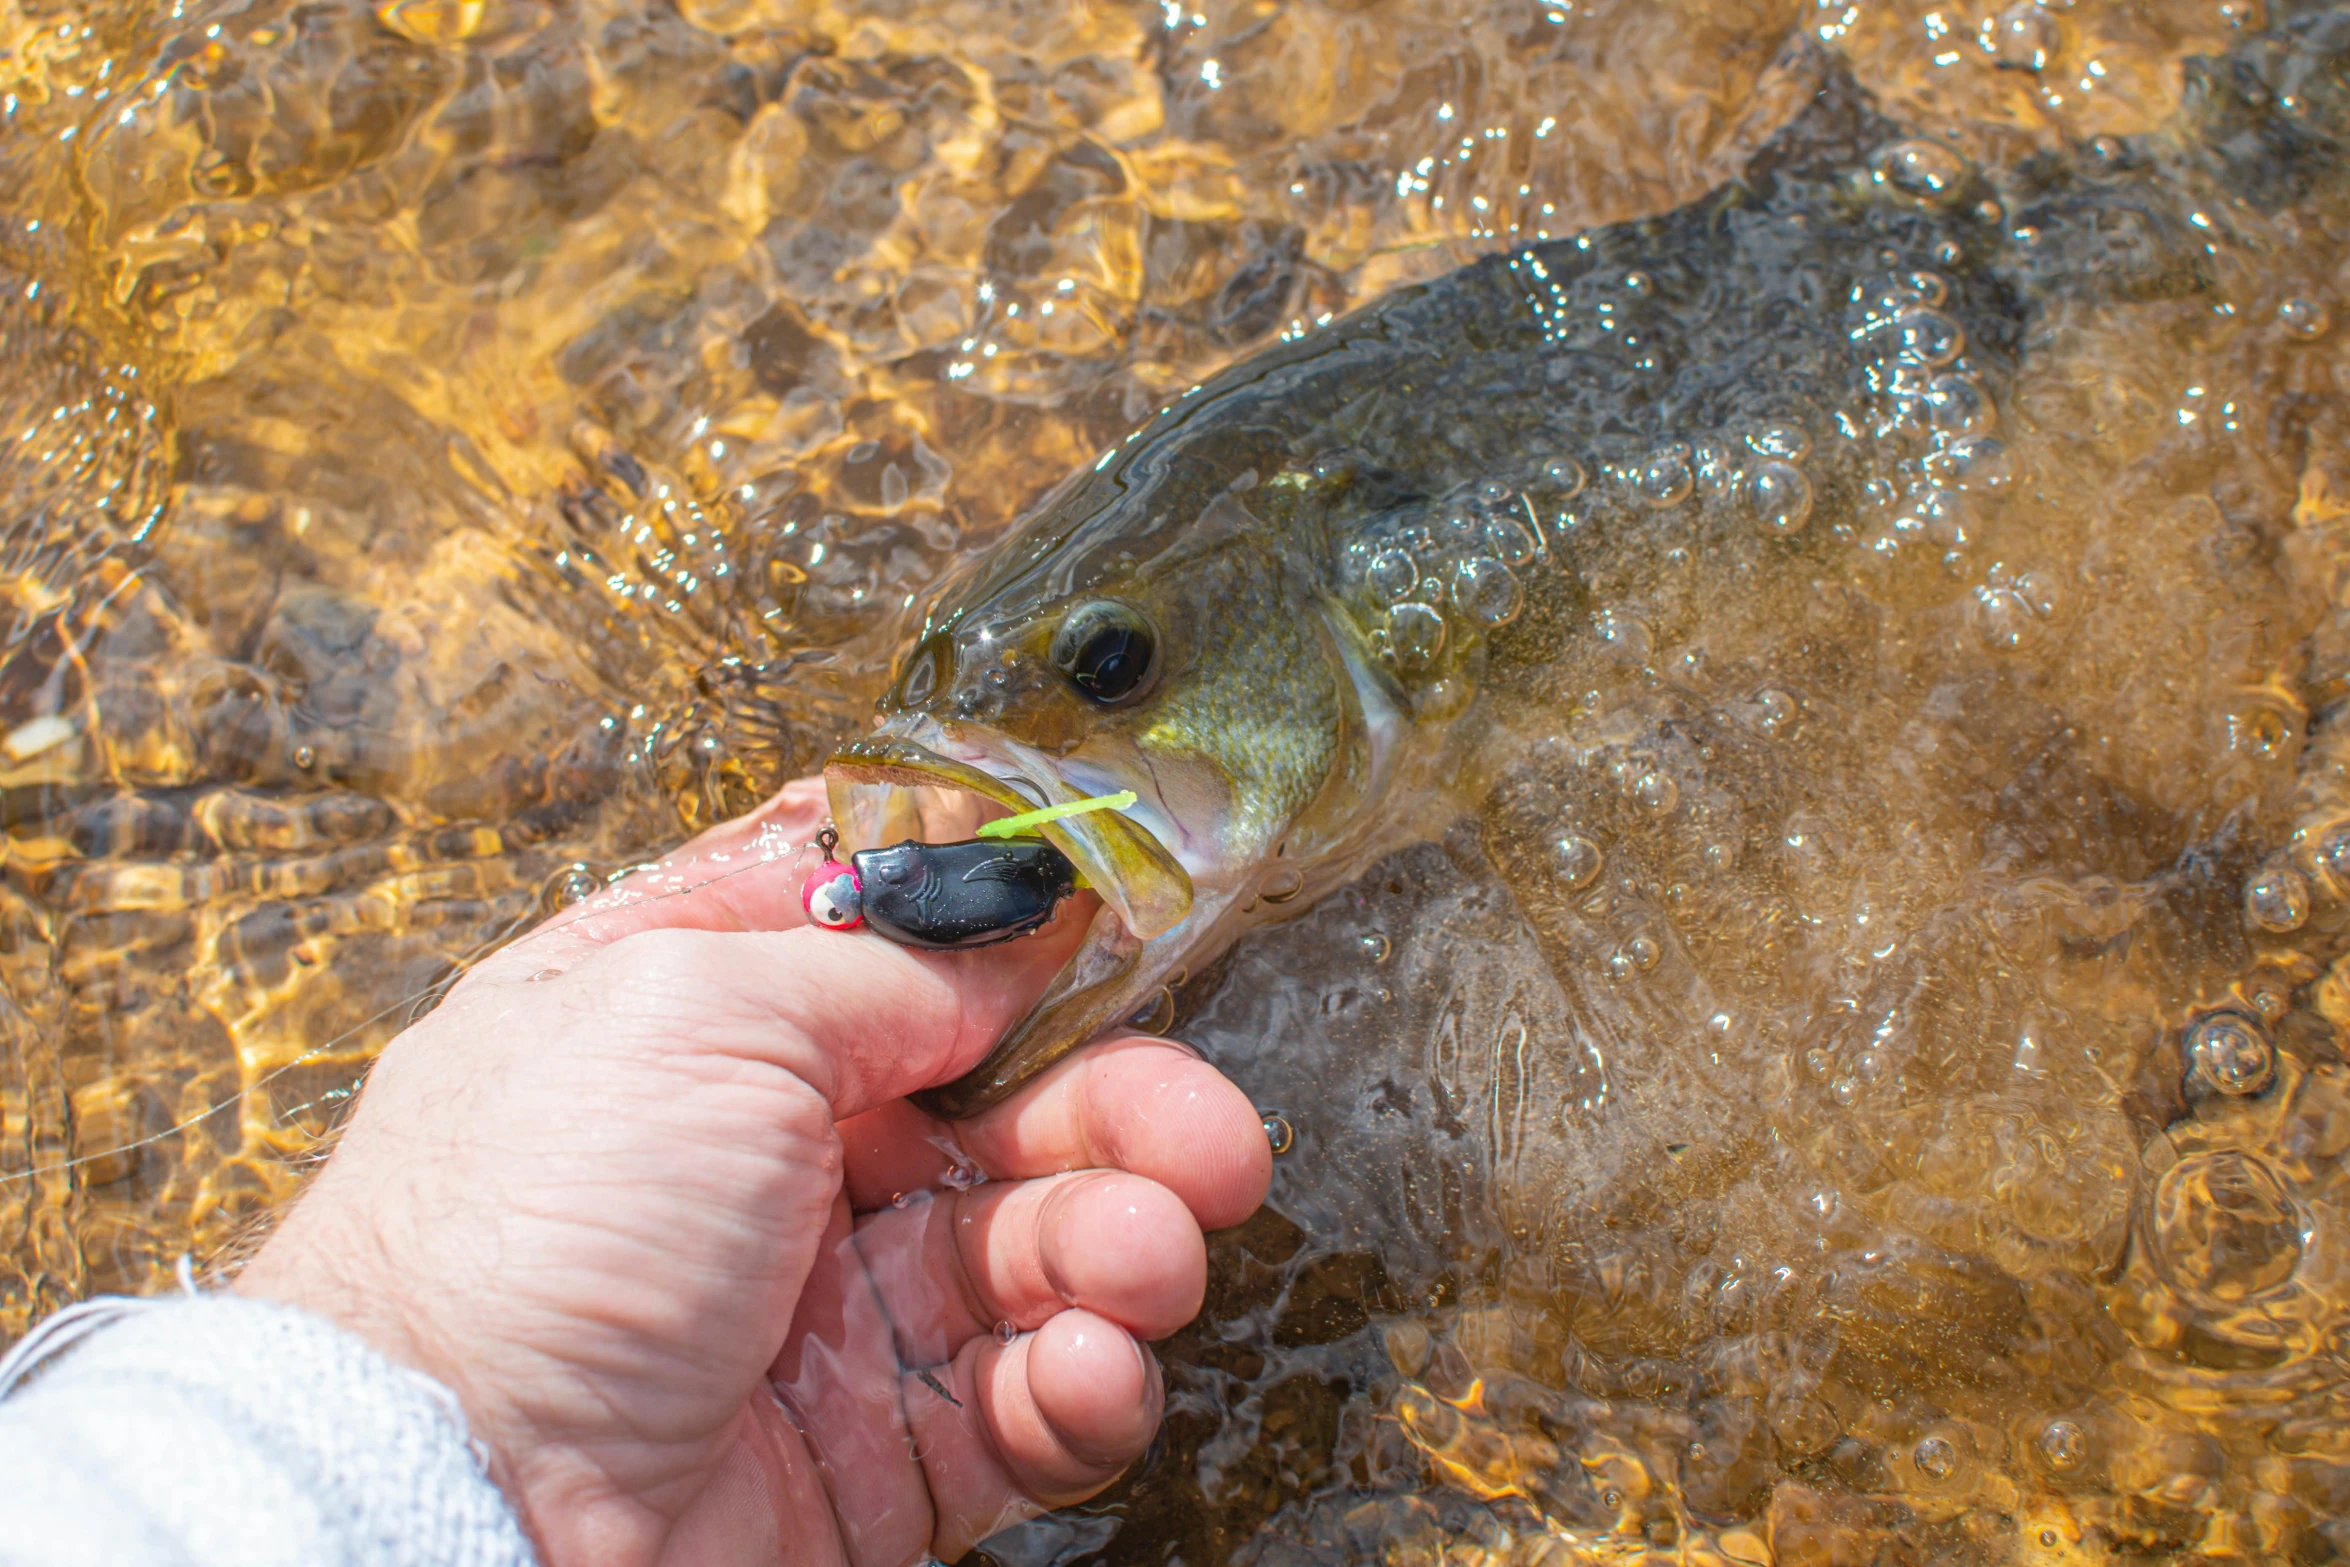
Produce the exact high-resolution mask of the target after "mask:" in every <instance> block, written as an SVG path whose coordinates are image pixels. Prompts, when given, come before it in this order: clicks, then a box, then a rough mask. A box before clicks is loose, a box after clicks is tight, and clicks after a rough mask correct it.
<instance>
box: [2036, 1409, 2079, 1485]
mask: <svg viewBox="0 0 2350 1567" xmlns="http://www.w3.org/2000/svg"><path fill="white" fill-rule="evenodd" d="M2033 1446H2035V1447H2037V1448H2038V1449H2039V1450H2040V1462H2042V1463H2044V1464H2046V1465H2047V1466H2048V1467H2049V1468H2051V1469H2053V1470H2055V1471H2056V1472H2057V1473H2058V1474H2070V1473H2071V1472H2072V1471H2073V1470H2075V1469H2078V1468H2080V1467H2081V1463H2082V1460H2084V1459H2086V1458H2087V1457H2088V1456H2089V1434H2088V1433H2087V1432H2086V1431H2083V1430H2082V1429H2081V1428H2080V1427H2079V1426H2077V1425H2075V1424H2074V1423H2073V1422H2072V1421H2070V1420H2062V1419H2059V1420H2051V1421H2049V1422H2048V1423H2047V1424H2046V1425H2044V1426H2042V1427H2041V1428H2040V1436H2039V1439H2038V1440H2037V1441H2036V1442H2034V1443H2033Z"/></svg>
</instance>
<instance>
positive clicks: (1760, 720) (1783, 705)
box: [1754, 686, 1801, 739]
mask: <svg viewBox="0 0 2350 1567" xmlns="http://www.w3.org/2000/svg"><path fill="white" fill-rule="evenodd" d="M1754 705H1755V709H1756V712H1755V721H1756V724H1757V726H1758V727H1760V728H1761V730H1762V732H1763V733H1764V734H1766V735H1769V736H1771V737H1772V738H1773V739H1777V738H1779V737H1781V736H1783V735H1788V734H1792V733H1794V732H1795V720H1796V718H1797V717H1798V716H1799V714H1800V712H1801V709H1800V708H1798V707H1797V706H1796V704H1795V698H1793V697H1791V696H1789V695H1788V694H1787V693H1786V692H1784V691H1781V690H1779V689H1777V688H1776V687H1772V686H1766V687H1764V688H1763V689H1762V690H1760V691H1757V692H1756V693H1755V694H1754Z"/></svg>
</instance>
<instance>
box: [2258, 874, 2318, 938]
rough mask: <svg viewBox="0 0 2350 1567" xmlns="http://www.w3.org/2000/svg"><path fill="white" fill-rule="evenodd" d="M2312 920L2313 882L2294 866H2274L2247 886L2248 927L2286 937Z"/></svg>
mask: <svg viewBox="0 0 2350 1567" xmlns="http://www.w3.org/2000/svg"><path fill="white" fill-rule="evenodd" d="M2308 919H2309V879H2308V878H2307V877H2305V876H2303V875H2302V874H2301V873H2300V872H2299V871H2297V870H2295V869H2293V868H2292V867H2291V866H2290V865H2272V866H2269V867H2268V868H2266V869H2264V870H2262V871H2260V872H2259V873H2257V874H2256V875H2254V876H2253V878H2252V880H2251V881H2249V882H2247V883H2246V884H2245V886H2244V923H2245V924H2247V925H2250V926H2251V927H2252V928H2253V929H2254V930H2263V931H2267V932H2269V933H2270V934H2271V935H2278V936H2281V935H2284V934H2286V933H2287V932H2290V931H2296V930H2299V929H2300V928H2301V927H2302V925H2303V924H2304V923H2306V922H2307V920H2308Z"/></svg>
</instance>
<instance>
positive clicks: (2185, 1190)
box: [2148, 1148, 2314, 1307]
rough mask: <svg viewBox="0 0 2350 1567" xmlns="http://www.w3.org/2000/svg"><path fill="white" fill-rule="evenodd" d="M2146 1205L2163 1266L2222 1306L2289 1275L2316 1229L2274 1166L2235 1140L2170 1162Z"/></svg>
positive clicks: (2265, 1289)
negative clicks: (2225, 1146) (2239, 1146)
mask: <svg viewBox="0 0 2350 1567" xmlns="http://www.w3.org/2000/svg"><path fill="white" fill-rule="evenodd" d="M2148 1206H2149V1216H2150V1218H2151V1220H2152V1222H2153V1229H2154V1253H2155V1259H2156V1262H2157V1264H2158V1265H2159V1266H2160V1267H2161V1269H2162V1271H2163V1272H2164V1273H2165V1274H2166V1275H2168V1276H2169V1277H2170V1278H2171V1279H2172V1280H2173V1281H2175V1282H2176V1283H2177V1284H2178V1285H2180V1286H2182V1287H2183V1288H2184V1289H2186V1290H2190V1291H2194V1292H2196V1293H2198V1294H2201V1295H2203V1296H2205V1297H2206V1298H2207V1299H2208V1300H2210V1301H2215V1302H2218V1303H2219V1304H2220V1305H2221V1306H2223V1307H2226V1306H2233V1305H2236V1304H2238V1303H2240V1302H2243V1301H2246V1300H2249V1299H2251V1298H2252V1297H2253V1296H2256V1295H2261V1294H2265V1293H2267V1292H2268V1291H2270V1290H2273V1289H2276V1288H2277V1287H2279V1286H2280V1285H2283V1284H2284V1283H2286V1282H2287V1281H2288V1280H2290V1279H2291V1278H2292V1277H2293V1274H2294V1272H2295V1270H2297V1269H2298V1268H2299V1267H2300V1265H2301V1258H2302V1253H2303V1249H2304V1248H2305V1247H2306V1246H2307V1245H2308V1242H2309V1238H2310V1237H2311V1236H2312V1235H2313V1233H2314V1232H2312V1231H2311V1230H2310V1229H2309V1227H2308V1220H2306V1219H2305V1218H2304V1217H2303V1216H2302V1213H2301V1210H2300V1207H2299V1205H2298V1204H2296V1203H2295V1202H2294V1200H2293V1196H2292V1189H2291V1187H2290V1186H2289V1185H2288V1184H2287V1183H2286V1181H2285V1179H2284V1177H2283V1176H2281V1175H2279V1174H2278V1173H2277V1171H2276V1169H2275V1167H2274V1166H2272V1165H2270V1164H2269V1162H2268V1161H2267V1160H2265V1159H2262V1158H2261V1157H2259V1156H2258V1155H2257V1154H2250V1153H2244V1152H2241V1151H2239V1150H2236V1149H2232V1148H2228V1149H2219V1150H2216V1151H2214V1152H2210V1153H2199V1154H2190V1155H2189V1156H2188V1157H2186V1158H2184V1159H2181V1160H2180V1161H2179V1162H2178V1163H2176V1164H2174V1165H2172V1166H2171V1167H2170V1168H2169V1169H2167V1170H2165V1171H2164V1172H2163V1174H2162V1179H2161V1180H2160V1181H2158V1182H2157V1183H2156V1184H2155V1188H2154V1195H2153V1199H2152V1201H2151V1202H2150V1204H2149V1205H2148Z"/></svg>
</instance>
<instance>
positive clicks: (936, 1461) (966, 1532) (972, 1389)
mask: <svg viewBox="0 0 2350 1567" xmlns="http://www.w3.org/2000/svg"><path fill="white" fill-rule="evenodd" d="M933 1380H934V1381H937V1382H940V1383H943V1384H944V1395H943V1396H942V1394H941V1393H940V1392H938V1391H934V1390H932V1389H931V1388H930V1387H929V1386H928V1385H926V1384H924V1383H922V1382H920V1381H919V1380H917V1379H916V1378H914V1377H908V1378H907V1381H906V1391H905V1400H906V1410H907V1415H908V1419H909V1421H910V1425H911V1429H912V1431H913V1434H914V1447H915V1451H916V1452H917V1453H918V1454H919V1455H920V1457H921V1462H922V1470H923V1474H924V1476H925V1477H926V1478H927V1479H928V1481H929V1483H930V1499H931V1506H932V1508H933V1509H934V1510H935V1512H936V1515H937V1532H936V1534H935V1535H934V1536H933V1537H932V1540H931V1551H932V1553H933V1554H934V1555H936V1556H937V1557H938V1558H939V1559H940V1560H942V1561H954V1560H956V1559H957V1558H959V1557H960V1556H961V1555H962V1554H963V1553H964V1552H965V1551H968V1550H969V1549H970V1548H971V1547H972V1546H974V1545H976V1544H978V1543H979V1542H980V1541H981V1540H984V1539H986V1538H987V1537H988V1536H989V1535H991V1534H993V1533H995V1532H996V1531H997V1530H999V1529H1002V1528H1005V1527H1008V1526H1009V1525H1011V1524H1014V1523H1017V1522H1019V1521H1020V1520H1021V1519H1024V1518H1032V1517H1034V1516H1036V1515H1037V1514H1038V1513H1039V1512H1043V1511H1045V1510H1047V1509H1049V1508H1053V1507H1065V1506H1067V1505H1068V1504H1070V1503H1072V1502H1078V1501H1083V1500H1084V1499H1085V1498H1086V1497H1088V1496H1091V1495H1093V1493H1094V1492H1096V1491H1099V1490H1100V1489H1101V1488H1102V1487H1103V1486H1105V1485H1108V1484H1109V1483H1110V1482H1111V1481H1112V1480H1114V1479H1116V1478H1117V1476H1118V1473H1119V1471H1120V1470H1122V1469H1124V1468H1125V1467H1126V1466H1127V1465H1128V1464H1130V1463H1132V1462H1133V1461H1134V1460H1135V1459H1136V1458H1138V1457H1140V1456H1141V1455H1142V1451H1143V1449H1144V1448H1145V1447H1147V1446H1149V1445H1150V1439H1151V1436H1152V1434H1153V1433H1154V1432H1156V1431H1157V1430H1158V1428H1159V1416H1160V1412H1161V1410H1162V1409H1163V1408H1164V1405H1165V1401H1166V1393H1165V1387H1164V1384H1163V1383H1162V1382H1161V1381H1160V1377H1159V1368H1158V1363H1157V1362H1156V1361H1154V1360H1153V1359H1152V1358H1151V1356H1150V1352H1149V1351H1148V1350H1145V1349H1144V1348H1143V1347H1142V1346H1141V1345H1140V1344H1138V1343H1136V1342H1135V1341H1134V1339H1133V1337H1132V1336H1131V1335H1129V1334H1128V1333H1126V1332H1125V1331H1124V1330H1123V1329H1121V1328H1119V1327H1118V1326H1117V1325H1116V1324H1115V1323H1110V1322H1105V1321H1103V1320H1102V1319H1101V1318H1099V1317H1097V1316H1094V1315H1093V1314H1092V1313H1090V1312H1086V1311H1065V1312H1063V1313H1061V1314H1060V1315H1059V1316H1057V1317H1055V1318H1053V1319H1052V1320H1051V1321H1050V1322H1048V1323H1046V1324H1045V1325H1044V1326H1043V1327H1042V1328H1040V1329H1039V1330H1038V1331H1036V1332H1035V1333H1033V1334H1027V1335H1023V1336H1022V1337H1021V1338H1019V1339H1016V1340H1014V1341H1013V1342H1012V1343H1011V1344H1009V1345H1004V1344H998V1343H997V1342H996V1341H995V1340H994V1339H993V1338H981V1339H977V1340H974V1341H973V1342H972V1343H970V1344H968V1345H966V1346H965V1347H964V1349H963V1352H962V1353H961V1354H959V1355H957V1356H956V1357H955V1359H954V1363H953V1365H952V1366H951V1367H949V1368H947V1369H946V1370H945V1371H943V1372H940V1373H936V1374H934V1376H933Z"/></svg>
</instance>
